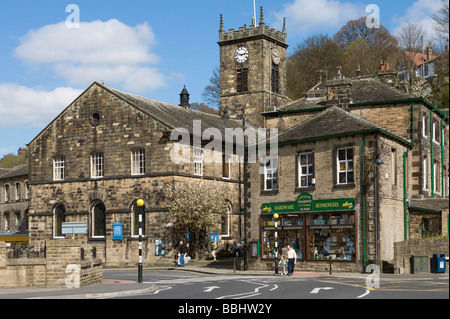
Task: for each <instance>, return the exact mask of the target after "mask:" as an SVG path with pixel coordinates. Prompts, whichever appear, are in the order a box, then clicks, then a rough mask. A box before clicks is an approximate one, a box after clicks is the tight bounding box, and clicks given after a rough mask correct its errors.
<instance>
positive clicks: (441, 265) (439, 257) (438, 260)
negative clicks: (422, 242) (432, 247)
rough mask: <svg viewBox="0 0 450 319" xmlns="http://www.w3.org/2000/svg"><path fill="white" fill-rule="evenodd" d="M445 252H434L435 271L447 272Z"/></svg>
mask: <svg viewBox="0 0 450 319" xmlns="http://www.w3.org/2000/svg"><path fill="white" fill-rule="evenodd" d="M445 269H446V268H445V254H433V271H434V272H435V273H439V272H445Z"/></svg>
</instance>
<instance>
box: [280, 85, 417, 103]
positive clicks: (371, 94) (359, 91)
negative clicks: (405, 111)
mask: <svg viewBox="0 0 450 319" xmlns="http://www.w3.org/2000/svg"><path fill="white" fill-rule="evenodd" d="M375 77H376V76H363V77H358V78H349V79H345V80H347V81H348V82H350V83H351V89H350V99H351V103H350V105H351V104H355V103H366V102H380V101H393V100H404V99H410V98H413V97H414V96H412V95H410V94H406V93H402V92H400V91H398V90H396V89H394V88H392V87H391V86H389V85H387V84H385V83H383V82H381V81H378V80H376V78H375ZM307 94H308V97H306V98H301V99H298V100H295V101H290V102H287V103H286V104H284V105H282V106H280V107H279V108H278V111H292V110H302V109H309V108H317V107H323V106H325V104H326V100H327V85H326V83H319V84H317V85H315V86H314V87H313V88H312V89H311V90H309V91H308V92H307Z"/></svg>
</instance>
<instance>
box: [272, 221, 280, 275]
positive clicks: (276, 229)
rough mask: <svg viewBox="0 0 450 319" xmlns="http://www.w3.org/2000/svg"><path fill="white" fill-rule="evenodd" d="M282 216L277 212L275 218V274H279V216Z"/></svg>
mask: <svg viewBox="0 0 450 319" xmlns="http://www.w3.org/2000/svg"><path fill="white" fill-rule="evenodd" d="M279 217H280V216H279V215H278V214H277V213H275V214H273V218H275V274H278V218H279Z"/></svg>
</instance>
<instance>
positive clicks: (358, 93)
mask: <svg viewBox="0 0 450 319" xmlns="http://www.w3.org/2000/svg"><path fill="white" fill-rule="evenodd" d="M351 90H352V94H351V98H352V103H364V102H373V101H392V100H403V99H409V98H412V97H413V96H412V95H410V94H406V93H402V92H400V91H397V90H396V89H394V88H392V87H391V86H389V85H387V84H385V83H383V82H380V81H377V80H375V79H373V78H362V79H359V80H352V89H351Z"/></svg>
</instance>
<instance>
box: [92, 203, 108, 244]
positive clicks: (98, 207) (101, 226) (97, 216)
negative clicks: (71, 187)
mask: <svg viewBox="0 0 450 319" xmlns="http://www.w3.org/2000/svg"><path fill="white" fill-rule="evenodd" d="M105 230H106V207H105V205H104V204H103V203H102V202H96V203H94V205H92V209H91V233H92V237H93V238H105Z"/></svg>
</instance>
